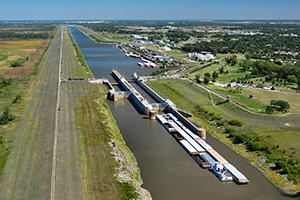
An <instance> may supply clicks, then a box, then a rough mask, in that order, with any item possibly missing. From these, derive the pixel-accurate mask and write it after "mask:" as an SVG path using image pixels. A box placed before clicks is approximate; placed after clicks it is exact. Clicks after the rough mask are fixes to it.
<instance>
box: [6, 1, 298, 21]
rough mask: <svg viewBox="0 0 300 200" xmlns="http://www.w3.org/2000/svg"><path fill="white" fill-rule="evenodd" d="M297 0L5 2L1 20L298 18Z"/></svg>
mask: <svg viewBox="0 0 300 200" xmlns="http://www.w3.org/2000/svg"><path fill="white" fill-rule="evenodd" d="M299 9H300V0H285V1H284V0H247V1H245V0H205V1H203V0H152V1H142V0H139V1H138V0H126V1H121V0H107V1H103V0H84V1H82V0H8V1H5V3H1V12H0V20H83V19H87V20H97V19H121V20H122V19H300V12H299Z"/></svg>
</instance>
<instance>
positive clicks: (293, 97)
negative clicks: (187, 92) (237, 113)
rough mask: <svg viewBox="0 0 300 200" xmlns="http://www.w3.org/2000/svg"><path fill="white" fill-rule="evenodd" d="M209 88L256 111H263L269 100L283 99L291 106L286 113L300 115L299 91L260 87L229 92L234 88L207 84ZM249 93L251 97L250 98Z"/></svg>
mask: <svg viewBox="0 0 300 200" xmlns="http://www.w3.org/2000/svg"><path fill="white" fill-rule="evenodd" d="M207 87H208V88H209V89H212V90H213V91H216V92H217V93H219V94H222V95H223V96H225V97H226V96H228V95H229V96H230V97H229V98H230V99H231V100H233V101H235V102H238V103H239V104H241V105H243V106H245V107H247V108H249V109H251V110H254V111H256V112H261V113H265V111H266V106H268V105H270V101H271V100H285V101H287V102H289V104H290V106H291V108H290V109H289V113H288V115H297V116H299V115H300V104H299V102H300V94H299V93H287V92H279V91H264V90H261V89H251V88H242V91H241V93H233V92H230V89H232V91H234V90H235V89H236V88H224V87H218V86H213V85H208V86H207ZM249 95H252V96H253V97H252V98H251V99H250V98H249Z"/></svg>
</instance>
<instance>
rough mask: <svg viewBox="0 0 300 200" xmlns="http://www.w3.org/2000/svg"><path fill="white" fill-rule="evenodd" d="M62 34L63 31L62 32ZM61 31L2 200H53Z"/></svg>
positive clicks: (20, 133)
mask: <svg viewBox="0 0 300 200" xmlns="http://www.w3.org/2000/svg"><path fill="white" fill-rule="evenodd" d="M60 31H61V30H60ZM60 31H58V34H57V35H56V36H55V37H54V39H53V42H52V44H51V46H50V48H49V50H48V53H47V54H46V56H45V58H44V60H43V61H42V63H41V65H40V70H39V73H38V75H37V77H36V79H35V83H34V85H33V87H35V90H34V93H33V96H32V98H31V99H30V102H29V105H28V107H27V110H26V113H25V116H24V117H23V119H22V120H23V121H22V123H21V124H20V126H19V127H18V130H17V131H16V133H15V134H14V142H13V145H12V146H13V147H12V151H11V154H10V156H9V159H8V161H7V163H6V165H5V168H4V171H3V176H2V181H1V187H0V188H1V197H2V199H49V198H50V184H51V166H52V150H53V133H54V121H55V120H54V118H55V105H56V95H57V82H58V63H59V48H60V37H59V36H60Z"/></svg>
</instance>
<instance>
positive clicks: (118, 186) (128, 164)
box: [73, 39, 151, 199]
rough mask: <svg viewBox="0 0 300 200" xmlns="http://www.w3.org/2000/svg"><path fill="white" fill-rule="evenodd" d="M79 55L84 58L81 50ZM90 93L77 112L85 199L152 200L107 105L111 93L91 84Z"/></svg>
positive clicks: (78, 51) (77, 106)
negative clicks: (107, 95)
mask: <svg viewBox="0 0 300 200" xmlns="http://www.w3.org/2000/svg"><path fill="white" fill-rule="evenodd" d="M73 40H74V39H73ZM76 54H77V55H79V56H80V55H81V56H80V57H82V58H84V57H83V55H82V54H81V52H80V50H79V48H76ZM81 63H86V62H85V60H84V62H83V61H81ZM85 66H86V67H85V68H87V67H88V66H87V64H85ZM86 71H87V72H90V69H88V70H86ZM88 90H89V91H90V92H89V93H88V94H87V95H85V96H84V97H83V98H82V99H81V101H80V102H79V103H78V104H77V105H76V108H75V110H76V124H77V129H78V131H79V134H80V140H81V143H80V149H81V152H82V154H81V159H82V161H83V162H82V166H81V167H82V171H83V179H84V183H83V185H84V187H83V189H84V191H85V192H84V197H85V199H127V198H134V199H151V195H150V193H149V192H148V191H147V190H145V189H144V188H142V187H141V185H142V184H143V181H142V178H141V176H140V169H139V167H138V164H137V161H136V159H135V157H134V155H133V153H132V152H131V151H130V150H129V148H128V147H127V146H126V144H125V141H124V140H123V138H122V135H121V134H120V130H119V129H118V127H117V125H116V121H115V119H114V118H113V116H112V114H111V112H110V110H109V107H108V105H107V104H106V102H105V99H106V94H107V89H106V88H105V86H103V85H98V84H95V85H91V84H89V88H88Z"/></svg>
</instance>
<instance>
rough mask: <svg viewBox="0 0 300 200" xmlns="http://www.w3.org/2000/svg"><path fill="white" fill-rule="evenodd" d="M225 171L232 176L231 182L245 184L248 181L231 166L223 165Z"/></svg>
mask: <svg viewBox="0 0 300 200" xmlns="http://www.w3.org/2000/svg"><path fill="white" fill-rule="evenodd" d="M224 167H225V169H226V170H227V171H228V172H229V173H230V174H231V175H232V177H233V180H234V181H235V182H236V183H238V184H247V183H249V180H248V179H247V178H246V176H244V174H242V173H241V172H240V171H239V170H237V169H236V168H235V167H234V166H233V165H231V164H229V163H228V164H224Z"/></svg>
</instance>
